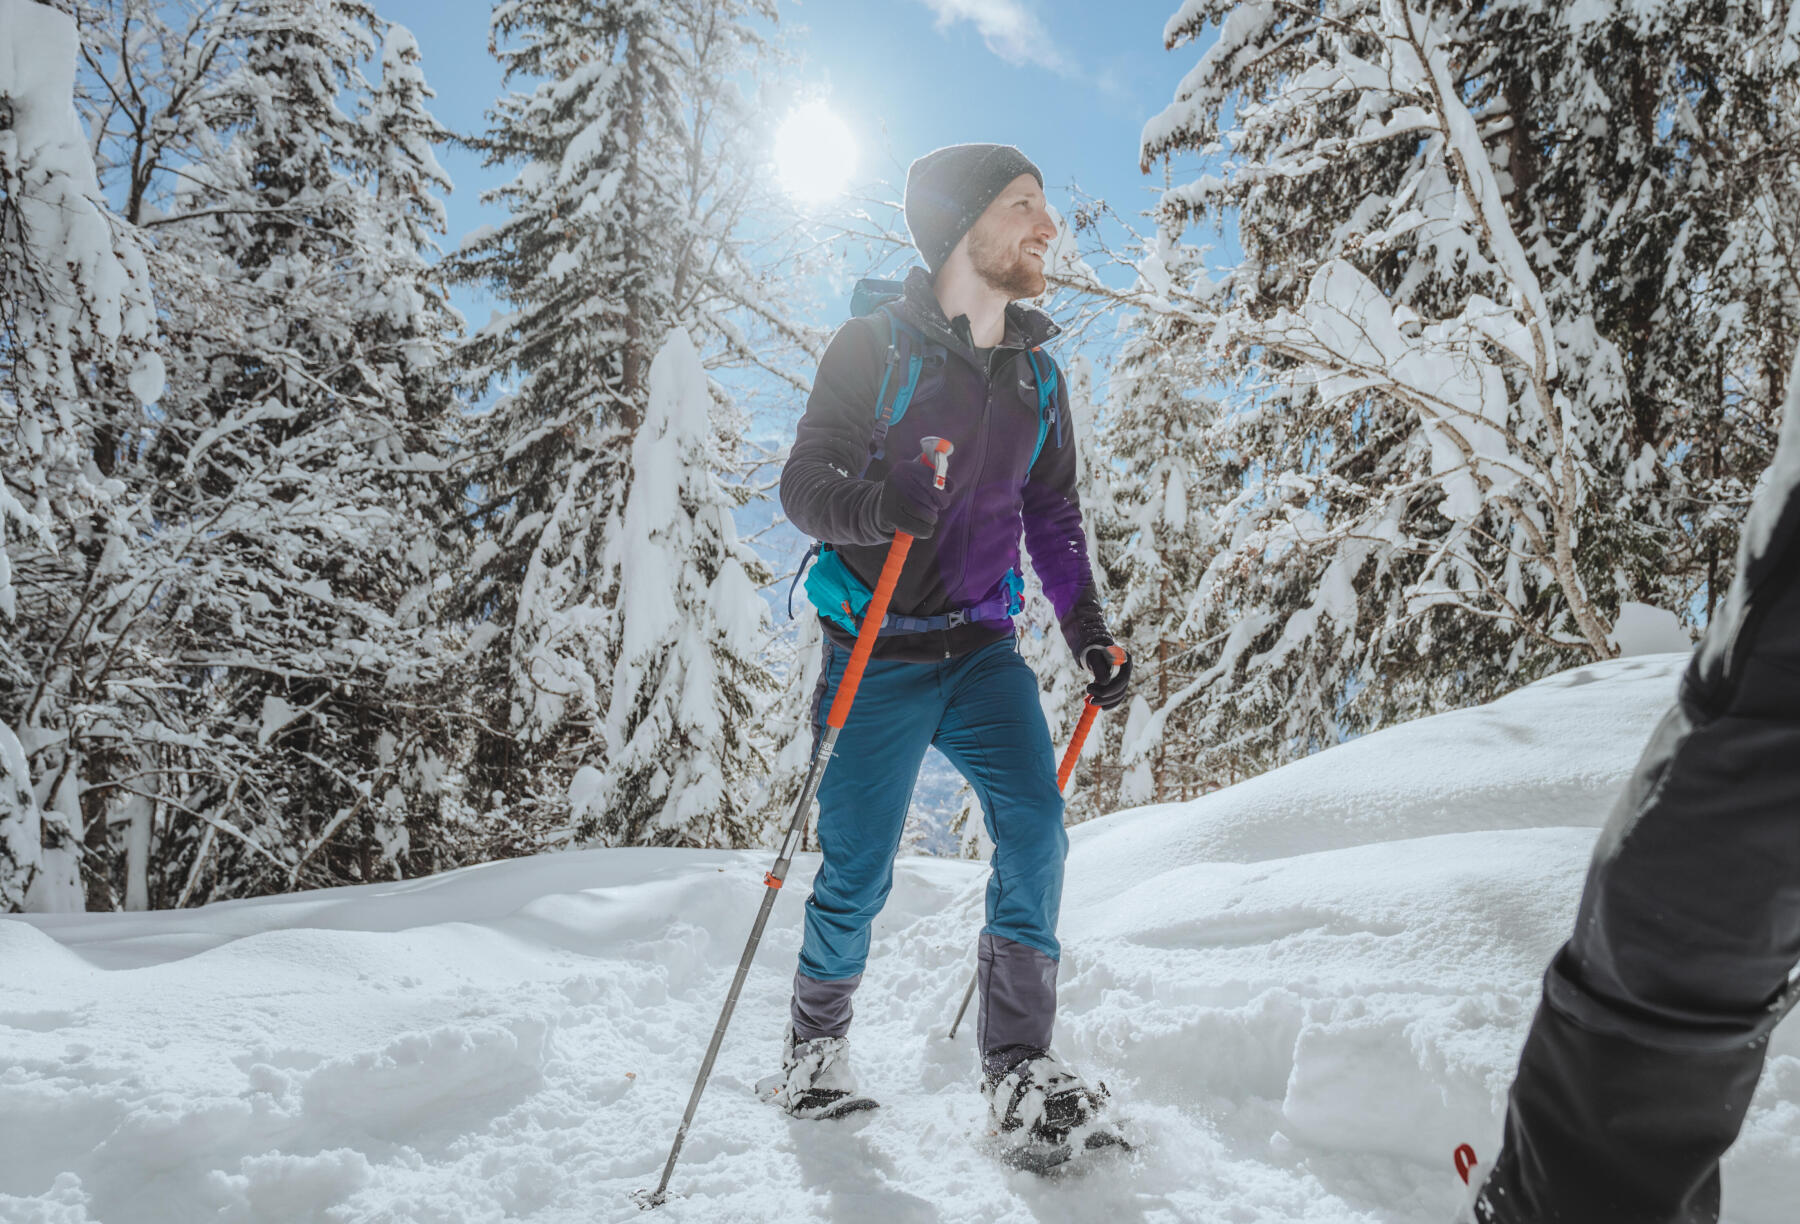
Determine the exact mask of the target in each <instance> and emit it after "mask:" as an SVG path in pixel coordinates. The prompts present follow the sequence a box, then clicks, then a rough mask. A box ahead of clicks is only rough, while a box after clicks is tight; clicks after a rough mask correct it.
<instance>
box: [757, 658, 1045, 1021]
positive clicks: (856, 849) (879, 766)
mask: <svg viewBox="0 0 1800 1224" xmlns="http://www.w3.org/2000/svg"><path fill="white" fill-rule="evenodd" d="M849 657H850V655H849V651H847V650H845V649H844V648H842V647H840V646H837V645H835V644H833V643H831V642H829V641H827V642H826V643H825V661H824V666H823V668H822V669H821V672H820V676H819V685H818V688H817V690H815V693H814V705H813V725H814V730H815V734H823V731H824V718H825V713H826V711H827V710H829V709H830V704H831V700H832V698H833V696H834V695H835V694H836V692H837V684H838V681H839V680H840V679H842V677H843V674H844V667H845V665H846V664H847V663H848V662H849ZM932 745H936V746H937V749H938V751H940V752H942V753H943V754H944V756H946V757H947V758H949V760H950V763H951V764H952V765H954V766H956V768H957V769H958V770H959V771H960V772H961V773H962V776H963V777H964V778H967V779H968V781H969V785H970V786H972V787H974V789H975V794H976V797H977V798H979V799H980V801H981V811H982V816H983V819H984V820H985V821H986V822H987V831H988V836H989V837H990V838H992V839H993V842H994V856H993V874H992V876H991V877H990V878H989V880H988V889H987V925H986V926H984V927H983V928H982V931H981V941H980V949H979V953H980V955H979V968H980V980H981V988H980V994H981V1018H980V1021H979V1025H978V1028H977V1040H978V1042H979V1044H980V1046H981V1049H982V1051H983V1053H984V1054H985V1053H986V1052H988V1051H990V1050H1001V1049H1005V1048H1007V1047H1012V1046H1032V1047H1037V1048H1047V1047H1048V1046H1049V1044H1050V1028H1051V1024H1052V1022H1053V1020H1054V1018H1055V1013H1056V962H1057V958H1058V956H1060V954H1061V951H1062V950H1061V947H1060V946H1059V945H1058V944H1057V942H1056V915H1057V909H1058V907H1059V906H1060V905H1061V903H1062V876H1063V858H1064V856H1065V855H1066V854H1067V853H1068V849H1069V838H1068V835H1067V834H1066V833H1065V832H1064V831H1063V823H1062V818H1063V802H1062V795H1061V794H1060V793H1059V792H1058V791H1057V788H1056V758H1055V754H1054V752H1053V751H1052V749H1051V746H1050V731H1049V728H1048V727H1047V726H1046V725H1045V722H1044V712H1043V707H1042V706H1041V705H1039V704H1038V682H1037V677H1036V676H1035V675H1034V674H1032V671H1031V668H1030V667H1029V666H1028V665H1027V664H1026V663H1025V661H1024V660H1023V659H1021V658H1020V657H1019V651H1018V646H1017V643H1016V642H1015V640H1014V639H1012V638H1007V639H1005V640H1003V641H999V642H995V643H993V644H992V645H989V646H984V647H982V648H981V649H979V650H976V651H974V652H972V653H970V654H967V655H963V656H961V657H960V658H954V659H944V660H942V661H941V662H934V663H909V662H899V661H895V660H882V659H872V660H870V661H869V666H868V670H867V671H866V672H864V673H863V678H862V684H861V686H860V687H859V688H858V689H857V690H856V704H855V705H854V706H852V707H851V711H850V717H849V718H848V720H847V721H846V722H845V724H844V729H843V730H842V731H841V732H839V733H838V740H837V748H836V751H835V753H834V755H833V756H832V759H831V762H830V763H829V764H828V765H827V766H826V768H825V777H824V778H823V779H822V780H821V782H820V785H819V849H820V850H821V851H823V854H824V861H823V862H822V863H821V864H820V866H819V873H818V875H816V876H815V877H813V888H812V896H811V897H809V898H808V899H807V902H806V938H805V941H804V943H803V944H802V945H801V949H800V971H799V973H798V974H797V975H796V976H795V979H794V999H793V1006H792V1013H793V1020H794V1031H795V1034H796V1035H797V1036H798V1037H799V1038H800V1039H801V1040H807V1039H810V1038H814V1037H841V1036H843V1035H844V1033H845V1032H846V1031H847V1030H848V1029H849V1027H850V1012H851V1009H850V996H851V994H852V993H853V992H854V991H855V990H856V987H857V984H858V983H859V982H860V981H861V980H862V973H863V966H864V964H865V962H867V960H868V957H869V924H870V923H872V922H873V921H874V920H875V916H876V915H877V914H879V913H880V912H881V907H882V905H883V904H884V903H886V901H887V896H888V891H889V889H890V888H892V887H893V882H894V856H895V855H896V854H897V853H898V852H899V849H900V835H901V832H902V831H903V829H904V828H905V825H906V812H907V808H908V807H909V806H910V805H911V803H912V793H913V785H914V783H915V782H916V781H917V780H918V776H919V766H920V765H921V764H922V763H923V762H924V759H925V750H926V749H927V748H929V747H931V746H932Z"/></svg>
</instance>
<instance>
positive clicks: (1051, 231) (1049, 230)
mask: <svg viewBox="0 0 1800 1224" xmlns="http://www.w3.org/2000/svg"><path fill="white" fill-rule="evenodd" d="M1056 232H1057V231H1056V222H1055V220H1054V219H1052V218H1051V216H1050V214H1049V213H1047V212H1040V213H1039V214H1038V216H1037V225H1036V226H1035V227H1034V228H1033V230H1032V233H1033V234H1035V235H1037V236H1038V237H1040V238H1042V239H1043V240H1044V241H1045V242H1052V241H1054V240H1055V238H1056Z"/></svg>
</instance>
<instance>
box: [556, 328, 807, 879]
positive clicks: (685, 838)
mask: <svg viewBox="0 0 1800 1224" xmlns="http://www.w3.org/2000/svg"><path fill="white" fill-rule="evenodd" d="M649 382H650V385H649V404H648V412H647V415H646V416H645V419H644V423H643V425H642V426H640V427H639V429H638V433H637V438H636V439H635V440H634V442H633V444H632V456H631V458H632V462H631V489H630V492H629V493H628V494H627V495H626V498H625V508H624V514H623V519H622V522H621V524H620V530H619V532H618V534H616V535H614V536H613V537H612V539H611V540H609V541H608V544H607V556H606V558H605V563H606V566H607V568H608V570H609V571H611V573H612V575H613V581H614V583H616V587H617V590H618V602H617V604H616V605H615V607H614V609H613V617H614V624H615V625H616V626H617V641H618V648H617V651H618V653H617V656H616V659H615V662H614V671H613V675H612V677H611V680H612V683H611V685H610V687H609V690H608V693H607V706H606V712H605V714H604V716H603V717H602V719H601V723H600V727H599V736H598V738H599V741H600V742H599V745H598V747H599V751H597V752H595V753H594V754H593V760H592V762H591V763H588V764H584V765H583V767H582V768H581V770H580V771H578V772H577V773H576V775H575V780H574V784H573V786H572V788H571V794H570V803H571V808H572V816H573V819H574V822H575V834H576V836H577V838H578V839H579V840H581V841H583V842H599V843H603V844H607V845H646V844H655V845H688V846H738V845H747V844H750V843H752V842H753V841H755V840H756V834H757V832H758V830H756V829H754V828H752V827H751V824H750V815H751V811H752V805H751V801H752V798H753V795H754V792H755V788H756V785H757V783H758V782H759V781H760V780H761V777H762V775H763V773H764V771H765V769H766V765H767V763H766V761H765V760H764V759H763V756H762V753H761V752H760V751H758V749H757V747H756V742H755V741H756V737H755V731H756V726H755V723H756V717H757V714H758V710H759V707H760V705H761V704H762V703H763V701H764V700H765V694H766V693H767V692H768V691H769V690H770V689H772V688H773V687H774V685H773V681H772V679H771V678H770V677H769V674H768V671H767V669H766V668H765V666H764V664H763V663H762V661H761V659H760V658H759V657H758V655H759V654H760V652H761V650H762V648H763V644H764V642H763V639H764V628H765V625H766V623H767V621H768V608H767V606H766V605H765V604H764V603H763V601H762V597H761V596H760V595H759V594H758V593H757V589H756V587H757V582H758V581H759V580H761V579H762V578H764V577H766V573H767V571H766V569H765V567H764V566H763V564H762V562H761V561H760V560H759V559H758V558H757V556H756V554H755V553H754V552H752V551H751V550H750V549H748V548H746V547H745V546H743V545H742V544H740V543H739V542H738V539H737V530H736V527H735V526H734V525H733V523H732V518H731V511H732V499H731V498H730V497H729V496H728V495H727V494H726V492H725V491H724V490H723V489H722V488H721V487H720V486H719V483H718V480H717V478H716V477H715V476H714V471H715V470H716V469H717V468H718V466H719V460H718V457H717V455H716V454H715V449H716V446H717V443H716V440H715V439H716V433H715V428H714V424H713V406H714V389H713V387H712V386H711V385H710V380H709V379H708V378H707V376H706V370H705V368H704V367H703V366H702V365H701V363H700V354H699V352H698V351H697V350H696V349H695V348H694V343H693V341H692V340H690V339H689V338H688V334H687V332H686V331H684V330H682V329H681V328H676V329H675V330H674V331H673V332H671V333H670V334H669V338H668V340H667V341H666V342H665V343H664V345H663V348H662V351H661V352H659V353H658V354H657V355H656V357H655V359H654V360H653V361H652V362H651V364H650V380H649Z"/></svg>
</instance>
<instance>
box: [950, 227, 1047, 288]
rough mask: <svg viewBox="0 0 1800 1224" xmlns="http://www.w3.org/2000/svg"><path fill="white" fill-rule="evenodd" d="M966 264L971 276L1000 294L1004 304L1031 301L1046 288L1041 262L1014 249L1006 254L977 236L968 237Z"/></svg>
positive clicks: (1005, 251)
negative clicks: (970, 265) (977, 277)
mask: <svg viewBox="0 0 1800 1224" xmlns="http://www.w3.org/2000/svg"><path fill="white" fill-rule="evenodd" d="M969 262H970V263H971V264H972V265H974V268H975V275H977V276H979V277H980V278H981V279H982V280H984V281H986V282H987V284H988V285H989V286H990V287H991V288H994V289H997V290H999V291H1000V292H1001V293H1004V294H1005V295H1006V297H1007V300H1008V301H1017V300H1018V299H1020V298H1034V297H1036V296H1037V295H1038V294H1040V293H1042V292H1043V291H1044V290H1045V288H1047V287H1048V286H1047V283H1046V282H1045V280H1044V265H1043V263H1042V261H1040V260H1036V259H1033V258H1031V257H1030V256H1029V255H1027V254H1025V253H1024V251H1022V250H1019V249H1018V248H1016V247H1015V248H1014V249H1012V250H1011V251H1007V250H1003V249H1001V248H1000V247H998V246H995V245H990V244H989V243H987V242H985V241H983V240H982V238H981V236H980V235H979V234H970V235H969Z"/></svg>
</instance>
